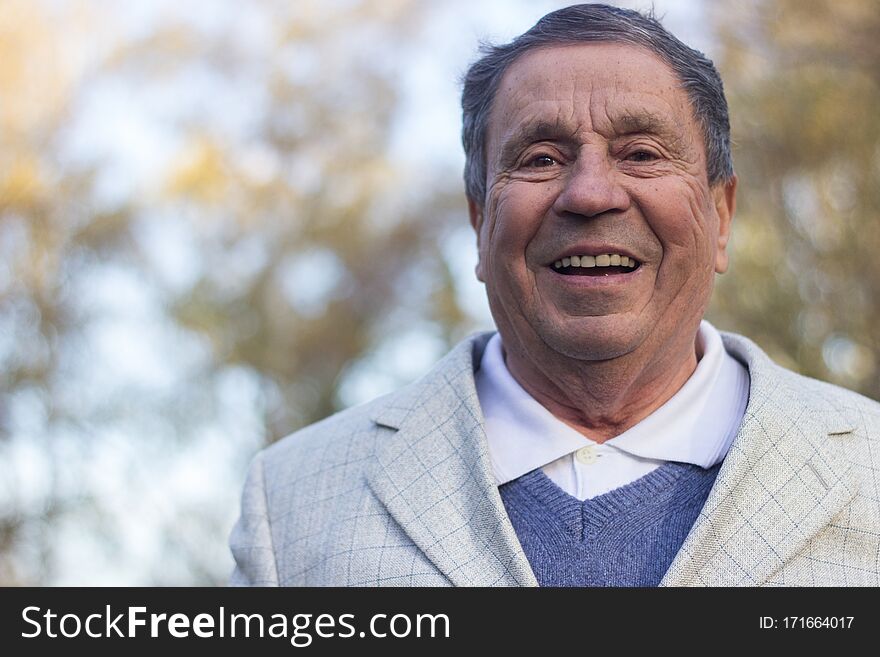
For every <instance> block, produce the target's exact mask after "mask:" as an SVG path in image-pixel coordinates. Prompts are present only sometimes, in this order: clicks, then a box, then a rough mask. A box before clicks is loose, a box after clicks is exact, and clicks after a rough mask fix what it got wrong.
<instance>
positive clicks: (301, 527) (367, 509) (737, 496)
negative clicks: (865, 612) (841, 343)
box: [230, 333, 880, 586]
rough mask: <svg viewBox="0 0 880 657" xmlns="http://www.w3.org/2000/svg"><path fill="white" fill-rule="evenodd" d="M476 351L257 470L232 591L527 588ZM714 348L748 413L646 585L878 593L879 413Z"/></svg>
mask: <svg viewBox="0 0 880 657" xmlns="http://www.w3.org/2000/svg"><path fill="white" fill-rule="evenodd" d="M490 335H491V334H481V335H476V336H472V337H471V338H469V339H467V340H465V341H463V342H462V343H460V344H459V345H458V346H456V347H455V348H454V349H453V350H452V351H451V352H450V353H449V354H448V355H447V356H446V357H444V358H443V360H441V361H440V362H439V363H438V364H437V365H436V366H435V367H434V369H433V370H432V371H431V372H429V373H428V374H427V375H425V376H424V377H423V378H422V379H420V380H418V381H416V382H415V383H413V384H411V385H409V386H407V387H406V388H403V389H401V390H400V391H398V392H395V393H392V394H390V395H386V396H385V397H382V398H380V399H377V400H375V401H373V402H370V403H368V404H365V405H362V406H358V407H356V408H352V409H349V410H347V411H343V412H341V413H337V414H336V415H333V416H332V417H330V418H327V419H326V420H323V421H321V422H318V423H317V424H314V425H311V426H309V427H306V428H305V429H302V430H301V431H298V432H296V433H294V434H292V435H290V436H288V437H287V438H285V439H284V440H281V441H279V442H278V443H275V444H274V445H272V446H270V447H268V448H266V449H265V450H263V451H262V452H260V453H259V454H257V456H256V457H255V458H254V460H253V463H252V464H251V468H250V471H249V474H248V477H247V482H246V483H245V487H244V493H243V496H242V508H241V516H240V518H239V520H238V522H237V523H236V525H235V527H234V529H233V531H232V534H231V536H230V547H231V549H232V553H233V556H234V558H235V563H236V566H235V570H234V572H233V574H232V577H231V580H230V583H231V584H233V585H243V586H247V585H251V586H276V585H281V586H450V585H454V586H536V585H537V581H536V579H535V576H534V574H533V572H532V570H531V568H530V566H529V562H528V560H527V558H526V556H525V554H524V553H523V550H522V548H521V547H520V544H519V542H518V540H517V536H516V533H515V532H514V529H513V527H512V525H511V523H510V520H509V518H508V516H507V514H506V512H505V509H504V505H503V503H502V501H501V497H500V495H499V492H498V486H497V485H496V483H495V480H494V478H493V475H492V471H491V468H490V465H489V456H488V450H487V443H486V436H485V432H484V429H483V419H482V414H481V412H480V406H479V402H478V400H477V394H476V390H475V387H474V375H473V373H474V368H475V366H477V365H478V364H479V362H480V358H481V356H482V351H483V349H484V348H485V345H486V342H487V341H488V338H489V337H490ZM722 337H723V339H724V344H725V348H726V349H727V351H728V353H730V354H731V355H732V356H734V357H735V358H737V359H738V360H740V361H741V362H742V363H743V364H744V365H745V366H746V367H747V368H748V370H749V375H750V379H751V384H750V391H749V401H748V405H747V407H746V412H745V417H744V418H743V422H742V425H741V426H740V429H739V432H738V433H737V436H736V438H735V439H734V441H733V444H732V446H731V449H730V452H729V453H728V455H727V457H726V458H725V460H724V463H723V465H722V467H721V470H720V472H719V474H718V477H717V479H716V481H715V484H714V486H713V488H712V490H711V491H710V493H709V496H708V498H707V500H706V503H705V505H704V506H703V508H702V510H701V512H700V514H699V516H698V517H697V520H696V522H695V523H694V525H693V527H692V528H691V531H690V533H689V534H688V536H687V538H686V539H685V541H684V544H683V545H682V547H681V549H680V550H679V552H678V553H677V555H676V556H675V558H674V560H673V561H672V564H671V565H670V567H669V569H668V570H667V571H666V574H665V575H664V577H663V579H662V581H661V583H660V585H661V586H878V585H880V404H878V403H877V402H874V401H871V400H869V399H867V398H865V397H862V396H860V395H857V394H855V393H853V392H850V391H848V390H844V389H842V388H839V387H836V386H833V385H830V384H827V383H822V382H820V381H816V380H814V379H809V378H806V377H803V376H800V375H798V374H795V373H793V372H791V371H789V370H786V369H784V368H782V367H780V366H778V365H776V364H775V363H773V362H772V361H771V360H770V359H769V358H768V357H767V355H766V354H764V352H762V351H761V350H760V349H759V348H758V347H757V346H756V345H755V344H754V343H753V342H751V341H750V340H748V339H746V338H744V337H742V336H738V335H735V334H729V333H723V334H722Z"/></svg>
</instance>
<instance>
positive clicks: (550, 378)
mask: <svg viewBox="0 0 880 657" xmlns="http://www.w3.org/2000/svg"><path fill="white" fill-rule="evenodd" d="M645 352H647V353H651V354H660V356H659V357H657V358H653V359H646V358H645V357H644V353H645ZM504 354H505V362H506V364H507V368H508V370H510V373H511V374H512V375H513V378H514V379H516V380H517V382H518V383H519V384H520V385H521V386H522V387H523V389H524V390H525V391H526V392H528V393H529V394H530V395H531V396H532V397H534V398H535V399H536V400H537V401H538V402H539V403H540V404H541V405H542V406H544V407H545V408H546V409H547V410H549V411H550V412H551V413H553V415H554V416H555V417H557V418H558V419H559V420H561V421H562V422H565V423H566V424H567V425H569V426H570V427H572V428H573V429H575V430H576V431H579V432H580V433H582V434H583V435H584V436H586V437H587V438H589V439H590V440H593V441H595V442H597V443H604V442H605V441H606V440H609V439H611V438H614V437H615V436H618V435H620V434H621V433H623V432H624V431H626V430H627V429H629V428H630V427H633V426H635V425H636V424H638V423H639V422H641V421H642V420H643V419H644V418H646V417H647V416H648V415H650V414H651V413H653V412H654V411H655V410H657V409H658V408H660V407H661V406H662V405H663V404H665V403H666V402H667V401H668V400H669V399H670V398H671V397H672V396H673V395H674V394H675V393H676V392H678V390H679V389H680V388H681V387H682V386H683V385H684V384H685V382H686V381H687V380H688V378H690V376H691V374H693V372H694V370H695V369H696V367H697V359H698V357H697V348H696V334H693V335H690V336H689V337H685V338H683V339H682V338H677V339H674V342H673V343H672V344H666V345H664V346H663V347H662V348H657V346H656V345H650V344H647V343H646V344H643V345H642V346H641V347H640V348H639V349H636V350H634V351H633V352H631V353H628V354H625V355H623V356H619V357H617V358H612V359H609V360H601V361H581V360H574V359H571V358H567V357H565V356H562V355H560V354H557V353H555V352H554V353H548V354H541V358H529V357H527V356H526V354H524V353H521V352H520V351H518V350H516V349H507V348H506V347H505V348H504Z"/></svg>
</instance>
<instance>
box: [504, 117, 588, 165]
mask: <svg viewBox="0 0 880 657" xmlns="http://www.w3.org/2000/svg"><path fill="white" fill-rule="evenodd" d="M560 138H564V139H566V140H568V139H571V132H570V131H568V134H567V135H566V131H564V130H563V129H562V126H561V125H559V124H558V123H555V122H553V121H537V122H536V123H527V124H525V125H523V126H520V127H519V128H517V129H516V130H515V131H514V132H513V134H511V136H510V137H508V138H507V139H505V140H504V142H503V143H502V145H501V152H500V154H499V161H500V162H503V163H507V162H510V161H511V160H513V159H515V158H516V156H517V155H518V154H519V151H520V150H521V149H522V148H523V147H524V146H526V145H527V144H533V143H535V142H537V141H558V140H559V139H560Z"/></svg>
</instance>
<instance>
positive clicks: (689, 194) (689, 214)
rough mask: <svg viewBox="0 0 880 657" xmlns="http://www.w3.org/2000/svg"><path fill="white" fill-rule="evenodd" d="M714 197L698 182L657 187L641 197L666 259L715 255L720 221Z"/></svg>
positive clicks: (641, 204)
mask: <svg viewBox="0 0 880 657" xmlns="http://www.w3.org/2000/svg"><path fill="white" fill-rule="evenodd" d="M711 200H712V199H711V197H710V196H709V194H708V193H706V192H705V191H704V190H702V189H701V187H700V186H699V185H698V184H697V183H696V182H685V181H681V182H679V183H677V184H670V185H664V186H659V185H658V186H654V187H653V188H652V189H650V190H647V191H646V192H645V193H642V194H640V196H639V205H640V206H641V208H642V212H643V213H644V216H645V217H646V219H647V221H648V223H649V225H650V227H651V229H652V230H653V231H654V234H655V235H656V237H657V239H658V240H659V241H660V243H661V245H662V246H663V251H664V259H665V258H666V257H667V256H669V255H676V254H680V255H683V256H687V257H690V258H694V257H696V258H698V260H700V261H702V260H704V259H705V258H704V257H703V256H705V255H708V254H710V253H711V254H714V251H713V248H714V244H715V239H714V237H713V235H714V234H715V232H717V217H716V216H715V213H714V206H713V205H712V203H711Z"/></svg>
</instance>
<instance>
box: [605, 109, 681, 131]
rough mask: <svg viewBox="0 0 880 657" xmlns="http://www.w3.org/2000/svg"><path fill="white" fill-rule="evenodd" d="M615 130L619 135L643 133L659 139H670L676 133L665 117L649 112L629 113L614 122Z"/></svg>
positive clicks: (618, 117) (616, 118)
mask: <svg viewBox="0 0 880 657" xmlns="http://www.w3.org/2000/svg"><path fill="white" fill-rule="evenodd" d="M612 123H613V125H614V129H615V130H616V131H617V133H618V134H619V135H621V136H622V135H631V134H635V133H643V134H648V135H656V136H658V137H669V136H672V135H674V133H675V131H674V129H673V127H672V126H671V125H670V124H669V121H667V120H666V119H664V117H662V116H660V115H659V114H656V113H654V112H649V111H640V112H627V113H626V114H622V115H620V116H617V117H615V118H614V119H613V120H612Z"/></svg>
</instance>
